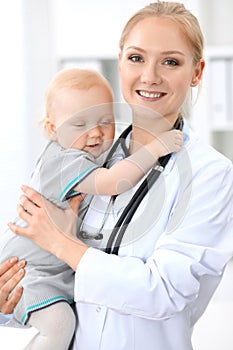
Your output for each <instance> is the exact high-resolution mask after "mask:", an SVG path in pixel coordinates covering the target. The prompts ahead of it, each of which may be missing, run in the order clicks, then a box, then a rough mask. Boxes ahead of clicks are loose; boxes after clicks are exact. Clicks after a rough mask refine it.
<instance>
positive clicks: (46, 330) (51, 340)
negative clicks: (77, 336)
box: [25, 302, 76, 350]
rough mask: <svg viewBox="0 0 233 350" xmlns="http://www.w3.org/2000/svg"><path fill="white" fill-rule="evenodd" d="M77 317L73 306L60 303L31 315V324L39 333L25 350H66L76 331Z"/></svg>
mask: <svg viewBox="0 0 233 350" xmlns="http://www.w3.org/2000/svg"><path fill="white" fill-rule="evenodd" d="M75 322H76V321H75V315H74V312H73V310H72V308H71V306H70V305H69V304H68V303H66V302H59V303H56V304H53V305H51V306H48V307H46V308H45V309H42V310H39V311H35V312H33V313H32V314H31V316H30V319H29V324H30V325H31V326H33V327H35V328H37V329H38V331H39V333H38V334H36V335H35V337H34V338H33V339H32V340H31V341H30V343H29V344H28V345H27V346H26V348H25V350H32V349H33V350H41V349H43V350H51V349H56V350H66V349H68V348H69V344H70V342H71V340H72V337H73V334H74V331H75Z"/></svg>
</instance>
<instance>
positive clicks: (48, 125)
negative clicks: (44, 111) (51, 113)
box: [44, 117, 57, 140]
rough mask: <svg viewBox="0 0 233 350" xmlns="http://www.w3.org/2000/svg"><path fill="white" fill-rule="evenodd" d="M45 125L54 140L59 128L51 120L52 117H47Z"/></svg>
mask: <svg viewBox="0 0 233 350" xmlns="http://www.w3.org/2000/svg"><path fill="white" fill-rule="evenodd" d="M44 127H45V130H46V132H47V134H48V136H49V137H50V138H51V139H52V140H53V139H54V138H56V132H57V129H56V126H55V124H54V123H53V122H52V121H51V119H50V118H48V117H46V118H45V123H44Z"/></svg>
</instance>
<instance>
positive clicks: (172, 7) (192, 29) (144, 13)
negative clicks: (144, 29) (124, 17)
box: [119, 0, 204, 64]
mask: <svg viewBox="0 0 233 350" xmlns="http://www.w3.org/2000/svg"><path fill="white" fill-rule="evenodd" d="M147 17H163V18H168V19H171V20H172V21H175V22H176V23H177V24H178V25H179V26H180V29H181V30H182V32H183V33H184V35H185V37H186V38H187V40H188V41H189V43H190V45H191V46H192V48H193V63H194V64H197V63H198V62H199V61H200V59H201V58H202V57H203V46H204V39H203V34H202V31H201V28H200V25H199V22H198V20H197V18H196V17H195V16H194V15H193V14H192V13H191V12H190V11H189V10H187V9H186V8H185V6H184V5H183V4H181V3H178V2H168V1H159V0H158V1H157V2H156V3H151V4H150V5H148V6H145V7H144V8H142V9H141V10H139V11H138V12H136V13H135V14H134V15H133V16H132V17H131V18H130V19H129V20H128V22H127V23H126V25H125V27H124V29H123V31H122V34H121V38H120V43H119V44H120V50H121V51H122V50H123V48H124V43H125V40H126V38H127V36H128V35H129V33H130V31H131V30H132V28H133V27H134V26H135V25H136V24H137V23H138V22H140V21H141V20H142V19H145V18H147Z"/></svg>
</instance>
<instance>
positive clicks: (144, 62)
mask: <svg viewBox="0 0 233 350" xmlns="http://www.w3.org/2000/svg"><path fill="white" fill-rule="evenodd" d="M193 62H194V60H193V51H192V47H191V46H190V45H189V43H188V41H187V38H186V37H185V35H184V34H183V32H182V31H181V29H180V27H179V25H178V24H177V23H176V22H174V21H173V20H171V19H168V18H165V17H156V16H150V17H148V18H144V19H141V20H140V21H139V22H138V23H136V24H135V25H134V26H133V27H132V29H131V30H130V32H129V33H128V35H127V36H126V38H125V41H124V45H123V48H122V50H121V52H120V55H119V70H120V76H121V86H122V93H123V96H124V99H125V100H126V102H127V103H130V104H131V105H138V106H140V107H145V108H147V109H148V108H150V109H152V110H153V111H155V112H156V113H157V114H159V115H161V116H163V117H165V118H166V119H167V120H169V122H170V123H171V124H174V122H175V120H176V119H177V117H178V115H179V112H180V110H181V107H182V105H183V103H184V101H185V98H186V95H187V92H188V90H189V88H190V86H196V85H197V84H198V83H199V81H200V79H201V76H202V70H203V68H204V61H203V60H201V61H200V62H198V63H197V64H195V65H194V63H193Z"/></svg>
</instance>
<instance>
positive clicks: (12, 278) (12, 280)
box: [0, 259, 25, 314]
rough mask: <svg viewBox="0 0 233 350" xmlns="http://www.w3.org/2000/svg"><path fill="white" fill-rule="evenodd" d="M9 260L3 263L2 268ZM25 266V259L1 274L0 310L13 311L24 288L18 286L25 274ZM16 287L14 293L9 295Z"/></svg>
mask: <svg viewBox="0 0 233 350" xmlns="http://www.w3.org/2000/svg"><path fill="white" fill-rule="evenodd" d="M9 261H10V259H9V260H8V261H6V262H5V263H3V264H1V266H0V267H1V268H2V267H3V266H4V265H7V264H8V262H9ZM24 266H25V261H19V262H17V263H15V264H14V265H13V266H12V267H11V268H10V269H8V270H7V271H6V272H5V273H3V274H1V275H0V311H1V312H2V313H3V314H9V313H12V312H13V310H14V308H15V306H16V305H17V303H18V302H19V299H20V298H21V296H22V293H23V288H22V287H21V286H17V284H18V283H19V282H20V280H21V279H22V278H23V276H24V274H25V271H24ZM14 288H15V290H14V292H13V294H12V295H11V296H10V297H9V295H10V293H11V292H12V290H13V289H14Z"/></svg>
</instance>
